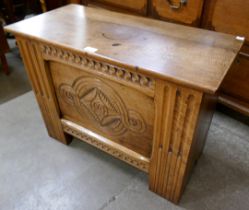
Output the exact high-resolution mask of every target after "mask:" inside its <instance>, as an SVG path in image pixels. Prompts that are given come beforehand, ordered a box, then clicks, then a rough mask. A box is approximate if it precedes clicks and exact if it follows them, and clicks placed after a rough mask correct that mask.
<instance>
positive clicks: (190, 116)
mask: <svg viewBox="0 0 249 210" xmlns="http://www.w3.org/2000/svg"><path fill="white" fill-rule="evenodd" d="M155 93H156V95H155V102H156V116H155V125H156V126H155V128H154V143H153V150H152V157H151V163H150V171H149V188H150V190H152V191H154V192H155V193H157V194H159V195H161V196H163V197H165V198H167V199H168V200H170V201H172V202H175V203H177V202H178V201H179V199H180V196H181V194H182V191H183V188H184V185H185V183H186V180H187V177H188V174H189V171H190V168H191V167H192V165H193V162H194V159H195V158H193V156H194V155H193V154H194V152H195V151H194V148H195V144H196V142H195V141H196V138H195V131H196V128H197V124H198V116H199V111H200V106H201V102H202V93H201V92H198V91H194V90H191V89H187V88H182V87H178V86H176V85H172V84H167V83H164V82H162V81H157V83H156V91H155Z"/></svg>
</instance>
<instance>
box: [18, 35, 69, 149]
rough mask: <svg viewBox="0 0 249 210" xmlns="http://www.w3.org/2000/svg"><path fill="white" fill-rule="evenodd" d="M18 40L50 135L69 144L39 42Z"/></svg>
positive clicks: (20, 38)
mask: <svg viewBox="0 0 249 210" xmlns="http://www.w3.org/2000/svg"><path fill="white" fill-rule="evenodd" d="M16 40H17V45H18V48H19V50H20V54H21V57H22V59H23V62H24V65H25V69H26V72H27V75H28V77H29V80H30V81H31V86H32V89H33V92H34V94H35V97H36V99H37V102H38V105H39V108H40V110H41V114H42V117H43V119H44V122H45V125H46V128H47V131H48V134H49V135H50V136H51V137H52V138H54V139H56V140H58V141H60V142H62V143H64V144H69V143H70V142H71V141H72V138H71V136H69V135H68V134H66V133H64V131H63V128H62V124H61V120H60V109H59V106H58V102H57V99H56V96H55V91H54V87H53V83H52V79H51V74H50V72H49V68H48V67H47V63H46V61H45V60H44V59H43V58H42V53H41V50H42V49H41V47H40V44H39V42H36V41H31V40H29V39H28V38H25V37H20V36H17V37H16Z"/></svg>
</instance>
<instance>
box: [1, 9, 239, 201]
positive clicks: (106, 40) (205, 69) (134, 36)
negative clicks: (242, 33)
mask: <svg viewBox="0 0 249 210" xmlns="http://www.w3.org/2000/svg"><path fill="white" fill-rule="evenodd" d="M5 30H6V31H8V32H11V33H14V34H15V36H16V39H17V43H18V47H19V49H20V52H21V55H22V58H23V61H24V63H25V66H26V69H27V73H28V76H29V78H30V81H31V84H32V87H33V91H34V93H35V96H36V98H37V101H38V104H39V106H40V110H41V113H42V115H43V118H44V121H45V124H46V127H47V130H48V133H49V135H50V136H51V137H53V138H55V139H57V140H58V141H61V142H63V143H65V144H68V143H70V141H71V139H72V138H71V137H72V136H74V137H77V138H78V139H81V140H83V141H85V142H87V143H89V144H91V145H93V146H95V147H97V148H98V149H101V150H103V151H105V152H107V153H109V154H111V155H113V156H114V157H116V158H119V159H121V160H123V161H125V162H127V163H129V164H131V165H133V166H135V167H137V168H138V169H141V170H143V171H145V172H147V173H149V188H150V189H151V190H152V191H154V192H155V193H157V194H159V195H161V196H163V197H165V198H167V199H169V200H171V201H173V202H178V201H179V199H180V196H181V194H182V191H183V189H184V186H185V184H186V181H187V178H188V176H189V174H190V172H191V169H192V167H193V165H194V163H195V162H196V161H197V159H198V157H199V156H200V154H201V152H202V149H203V146H204V143H205V138H206V135H207V131H208V128H209V125H210V122H211V119H212V113H213V110H214V105H215V102H216V92H217V91H218V89H219V87H220V83H221V82H222V80H223V78H224V76H225V75H226V73H227V71H228V70H229V68H230V66H231V65H232V63H233V61H234V59H235V57H236V56H237V53H238V51H239V50H240V48H241V45H242V44H243V43H242V42H241V41H240V40H237V39H236V37H233V36H231V35H225V34H221V33H215V32H209V31H204V30H200V29H194V28H189V27H185V26H180V25H175V24H169V23H166V22H161V21H156V20H149V19H145V18H141V17H135V16H134V17H133V16H129V15H124V14H118V13H114V12H110V11H105V10H100V9H94V8H85V7H82V6H77V5H68V6H65V7H62V8H60V9H57V10H54V11H51V12H48V13H45V14H42V15H39V16H37V17H34V18H30V19H28V20H24V21H21V22H18V23H15V24H13V25H10V26H7V27H6V28H5Z"/></svg>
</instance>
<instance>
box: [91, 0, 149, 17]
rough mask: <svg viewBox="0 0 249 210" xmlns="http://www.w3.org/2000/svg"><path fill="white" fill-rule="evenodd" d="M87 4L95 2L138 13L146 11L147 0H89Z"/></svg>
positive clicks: (111, 7) (118, 9)
mask: <svg viewBox="0 0 249 210" xmlns="http://www.w3.org/2000/svg"><path fill="white" fill-rule="evenodd" d="M88 3H89V4H92V3H93V4H97V5H99V6H101V7H106V8H108V9H111V10H115V11H124V10H125V11H126V10H127V12H135V13H138V14H140V15H146V13H147V0H136V1H134V0H89V1H88Z"/></svg>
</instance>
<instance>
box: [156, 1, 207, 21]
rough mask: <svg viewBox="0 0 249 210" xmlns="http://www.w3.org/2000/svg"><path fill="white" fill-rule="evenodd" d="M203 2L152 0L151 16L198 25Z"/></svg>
mask: <svg viewBox="0 0 249 210" xmlns="http://www.w3.org/2000/svg"><path fill="white" fill-rule="evenodd" d="M181 2H183V3H181ZM184 2H185V3H184ZM203 2H204V0H178V1H174V0H163V1H162V0H153V1H152V14H153V15H152V16H153V17H156V18H158V19H161V20H166V21H172V20H173V21H174V22H177V23H183V24H187V25H192V26H199V25H200V21H201V15H202V8H203Z"/></svg>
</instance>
